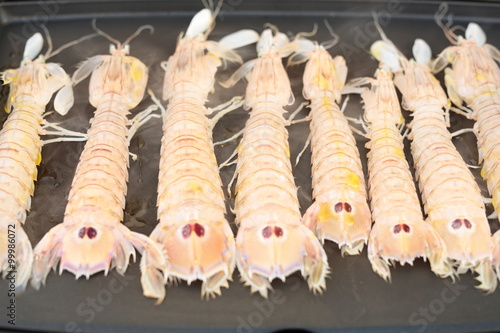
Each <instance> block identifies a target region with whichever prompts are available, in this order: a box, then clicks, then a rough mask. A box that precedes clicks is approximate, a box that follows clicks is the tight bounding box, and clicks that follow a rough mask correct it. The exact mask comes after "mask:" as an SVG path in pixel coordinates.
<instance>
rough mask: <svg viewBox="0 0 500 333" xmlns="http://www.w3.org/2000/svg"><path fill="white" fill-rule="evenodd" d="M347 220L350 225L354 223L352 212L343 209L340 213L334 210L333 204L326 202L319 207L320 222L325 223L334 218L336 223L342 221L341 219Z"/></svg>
mask: <svg viewBox="0 0 500 333" xmlns="http://www.w3.org/2000/svg"><path fill="white" fill-rule="evenodd" d="M339 219H341V221H344V222H347V224H349V225H353V224H354V222H355V221H354V216H353V214H351V213H347V212H346V211H345V210H343V211H342V213H341V214H338V213H336V212H334V211H333V210H332V204H331V203H324V204H322V205H321V208H320V209H319V212H318V222H319V223H320V224H324V223H329V222H331V221H332V220H333V221H334V222H336V223H338V222H341V221H339Z"/></svg>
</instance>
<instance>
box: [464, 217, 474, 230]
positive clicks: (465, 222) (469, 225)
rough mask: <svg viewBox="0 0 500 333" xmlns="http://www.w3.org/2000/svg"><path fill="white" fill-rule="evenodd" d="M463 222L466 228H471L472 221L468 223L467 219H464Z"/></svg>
mask: <svg viewBox="0 0 500 333" xmlns="http://www.w3.org/2000/svg"><path fill="white" fill-rule="evenodd" d="M464 224H465V227H466V228H467V229H470V228H472V223H470V221H469V220H467V219H464Z"/></svg>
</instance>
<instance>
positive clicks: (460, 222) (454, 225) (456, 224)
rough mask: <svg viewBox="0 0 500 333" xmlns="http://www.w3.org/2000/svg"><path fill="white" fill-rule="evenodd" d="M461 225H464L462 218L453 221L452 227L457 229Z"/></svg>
mask: <svg viewBox="0 0 500 333" xmlns="http://www.w3.org/2000/svg"><path fill="white" fill-rule="evenodd" d="M469 223H470V222H469ZM461 226H462V220H461V219H456V220H454V221H453V222H451V227H452V228H453V229H455V230H457V229H460V227H461Z"/></svg>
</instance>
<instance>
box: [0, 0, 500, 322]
mask: <svg viewBox="0 0 500 333" xmlns="http://www.w3.org/2000/svg"><path fill="white" fill-rule="evenodd" d="M55 3H56V1H53V2H47V3H46V5H40V4H39V3H38V2H33V3H24V4H23V3H21V4H4V5H0V13H1V19H2V21H1V22H2V26H1V31H0V45H2V49H1V50H0V68H2V69H7V68H12V67H17V66H18V65H19V62H20V53H22V50H23V47H24V41H25V40H26V38H27V37H29V36H30V35H31V34H32V33H33V31H34V30H33V29H36V30H37V28H36V27H37V25H38V24H39V22H45V20H46V18H49V19H50V20H49V22H48V23H47V27H48V28H49V30H50V32H51V35H52V38H53V40H54V44H55V46H56V47H58V46H59V45H61V44H63V43H65V42H67V41H70V40H72V39H75V38H78V37H80V36H82V35H84V34H86V33H89V32H91V28H90V21H91V19H92V18H93V17H97V18H98V22H97V23H98V26H99V27H100V28H101V29H103V30H104V31H106V32H107V33H109V34H110V35H111V36H113V37H115V38H117V39H119V40H124V39H125V38H126V37H127V36H128V35H129V34H131V33H132V32H134V31H135V29H136V28H137V27H138V26H140V25H143V24H151V25H153V26H154V27H155V32H154V34H152V35H150V34H148V33H143V34H142V35H140V36H139V37H137V38H136V39H135V40H134V41H133V42H132V43H131V45H130V47H131V54H132V55H134V56H136V57H138V58H139V59H141V60H142V61H143V62H144V63H145V64H146V65H147V66H148V67H149V68H150V79H149V87H150V88H152V89H153V91H155V93H156V94H157V96H160V95H161V85H162V81H163V75H164V71H163V70H162V69H161V68H160V62H161V61H164V60H166V59H167V58H168V56H169V55H171V54H172V53H173V51H174V49H175V42H176V39H177V36H178V34H179V33H180V32H181V31H183V30H185V29H186V28H187V25H188V24H189V21H190V19H191V17H192V15H193V14H194V12H195V11H197V10H199V9H200V8H201V4H200V3H198V2H197V1H169V2H161V1H141V2H134V1H121V2H120V3H117V2H115V1H107V2H106V1H104V2H99V3H98V2H93V1H92V2H82V3H80V2H69V3H67V4H64V5H63V4H57V5H54V4H55ZM49 4H50V5H52V7H50V6H49ZM295 5H297V6H295ZM437 8H438V4H437V3H432V2H418V3H413V2H398V1H396V2H394V1H393V2H391V3H386V2H366V1H351V2H348V1H315V2H306V1H303V2H294V1H267V2H261V1H255V2H253V1H240V0H233V1H226V5H225V8H224V9H225V11H224V12H223V13H222V15H221V17H220V18H219V20H218V22H217V26H216V28H215V30H214V31H213V33H212V34H211V36H210V37H211V39H214V40H218V39H220V38H221V37H222V36H224V35H225V34H227V33H230V32H233V31H235V30H237V29H240V28H253V29H256V30H257V31H261V30H262V27H263V24H264V23H266V22H271V23H273V24H275V25H276V26H277V27H278V28H279V29H280V30H281V31H284V32H287V33H297V32H300V31H310V30H312V27H313V24H314V23H318V24H319V25H320V26H319V27H320V29H319V32H318V34H317V36H316V37H315V38H317V39H318V40H320V41H322V40H326V39H329V38H330V37H329V35H328V34H327V30H326V29H325V28H324V26H323V25H322V21H323V19H324V18H328V19H329V21H330V23H331V24H332V25H333V28H334V30H335V31H336V33H338V34H339V35H340V38H341V42H340V43H339V44H338V45H337V46H335V47H334V48H333V49H331V52H332V53H333V54H342V55H344V57H346V60H347V64H348V66H349V74H348V79H351V78H355V77H360V76H372V75H373V72H374V70H375V69H376V66H377V63H376V61H374V60H373V59H371V58H370V57H369V55H368V54H367V50H368V48H369V46H370V44H371V43H372V42H373V41H375V40H376V39H378V35H377V34H376V33H375V31H374V27H373V24H372V23H370V22H371V21H372V18H371V12H372V11H373V10H374V11H376V12H378V13H379V15H381V17H383V18H384V20H383V23H385V24H384V28H385V31H386V33H387V34H388V36H389V37H390V38H391V39H392V40H393V41H394V43H395V44H396V45H397V46H398V47H399V48H400V49H401V50H402V51H403V53H405V54H406V55H407V56H409V55H410V51H411V45H412V44H413V40H414V39H415V38H417V37H420V38H424V39H425V40H427V41H428V42H429V44H430V45H431V47H432V49H433V51H434V53H437V52H440V51H441V50H442V49H443V48H444V47H446V46H448V45H449V43H448V41H447V40H446V39H445V37H444V35H443V33H442V32H441V30H440V29H439V28H438V27H437V26H436V24H435V23H434V22H433V13H434V12H435V10H436V9H437ZM116 10H119V13H116V12H115V11H116ZM450 10H451V12H453V13H455V14H456V18H455V20H456V22H457V23H462V24H464V25H465V24H466V23H467V22H468V21H470V20H474V21H476V22H478V23H480V24H481V25H482V27H483V28H484V30H485V31H486V33H487V35H488V38H489V42H490V43H491V44H493V45H496V46H500V35H498V33H497V32H498V31H499V29H500V7H499V6H498V5H496V4H472V3H468V2H460V3H452V4H450ZM108 45H109V42H108V41H106V40H104V39H103V38H96V39H93V40H91V41H87V42H84V43H82V44H80V45H77V46H75V47H73V48H71V49H68V50H65V51H63V52H62V53H61V54H59V55H57V56H56V57H54V58H53V59H51V60H52V61H54V62H59V63H61V64H63V66H64V68H65V69H66V70H67V71H68V73H70V74H71V73H73V71H74V69H75V65H76V64H77V63H79V62H80V61H82V60H84V59H86V58H87V57H90V56H93V55H96V54H106V53H107V52H108ZM241 54H242V56H243V58H244V59H245V60H248V59H252V58H253V57H255V51H254V47H253V46H252V47H247V48H244V49H242V51H241ZM236 68H237V66H236V65H234V64H230V65H229V66H228V67H227V68H226V69H221V70H220V71H219V73H218V80H222V79H224V78H227V77H228V75H230V74H231V73H232V72H233V71H234V70H235V69H236ZM302 71H303V66H297V67H294V68H291V69H290V70H289V75H290V79H291V82H292V85H293V87H294V92H295V96H296V99H297V101H296V102H297V104H298V103H299V102H301V101H303V98H302V95H301V89H302V78H301V75H302ZM440 77H442V75H441V76H440ZM244 88H245V84H244V83H239V84H238V85H237V86H236V87H235V88H234V89H230V90H226V89H224V88H222V87H221V86H220V85H217V86H216V87H215V93H214V94H212V95H211V96H210V101H209V105H211V106H215V105H217V104H219V103H221V102H223V101H226V100H228V99H230V98H231V97H232V96H235V95H241V94H243V93H244ZM6 92H7V89H5V88H4V90H3V92H2V93H3V101H5V98H6V96H5V94H6ZM75 99H76V102H75V106H74V107H73V109H72V110H71V111H70V113H69V115H68V117H65V118H62V117H58V116H51V117H50V118H49V120H51V121H54V122H59V121H61V122H62V126H65V127H67V128H70V129H73V130H77V131H86V129H87V128H88V121H89V119H90V118H91V117H92V113H93V111H94V109H93V108H92V107H91V106H90V105H89V104H88V80H86V81H84V82H82V83H81V84H79V85H78V86H77V87H76V88H75ZM150 103H151V102H150V100H149V98H147V99H145V100H144V101H143V103H141V105H140V106H139V107H138V108H137V109H136V110H134V111H133V114H135V113H136V112H137V110H141V109H143V108H145V107H146V106H148V105H149V104H150ZM3 104H4V103H2V105H3ZM288 109H289V110H294V109H295V108H294V106H291V107H289V108H288ZM306 112H307V111H303V112H302V113H301V115H302V116H303V115H305V114H306ZM361 112H362V109H361V106H360V104H359V98H357V97H352V98H351V100H350V102H349V105H348V107H347V111H346V113H347V114H348V115H349V116H353V117H358V116H359V115H360V114H361ZM6 116H7V115H6V114H5V113H1V114H0V124H1V123H3V121H4V120H5V119H6ZM299 116H300V115H299ZM246 118H247V113H246V112H245V111H244V110H242V109H240V110H237V111H235V112H232V113H231V114H229V115H227V116H226V117H224V118H223V119H222V120H221V121H220V123H219V124H218V125H217V126H216V128H215V131H214V140H215V141H218V140H222V139H224V138H228V137H230V136H231V135H232V134H233V133H236V132H237V131H239V130H240V129H241V128H242V127H243V125H244V123H245V120H246ZM466 126H469V127H470V126H471V122H470V121H467V120H465V119H464V118H462V117H459V116H456V115H453V116H452V128H451V130H452V131H453V130H456V129H458V128H462V127H466ZM307 135H308V124H306V123H302V124H296V125H294V126H292V127H291V128H290V149H291V156H292V159H293V160H294V159H295V157H296V155H297V153H298V152H299V151H300V150H301V148H302V146H303V143H304V141H305V140H306V138H307ZM160 138H161V123H160V121H159V120H153V121H150V122H148V123H147V124H146V125H145V126H144V127H142V128H141V129H140V130H139V132H138V133H137V135H136V137H135V138H134V139H133V140H132V143H131V148H130V149H131V152H133V153H136V154H138V156H139V159H138V161H136V162H131V163H130V181H129V188H128V196H127V207H126V212H125V223H126V224H127V225H132V229H133V230H134V231H138V232H141V233H144V234H149V233H150V232H151V231H152V230H153V228H154V226H155V225H156V223H157V221H156V208H155V204H156V186H157V176H158V163H159V150H160ZM357 139H358V147H359V149H360V153H361V155H362V158H363V163H364V165H365V172H366V158H365V156H366V152H367V151H366V149H365V148H364V143H365V141H364V139H361V138H360V137H357ZM455 144H456V145H457V147H458V149H459V150H460V152H461V153H462V155H463V157H464V159H465V160H466V161H467V162H472V161H476V162H477V149H476V146H475V137H474V136H473V135H472V134H466V135H463V136H461V137H458V138H456V139H455ZM83 145H84V144H83V143H59V144H52V145H49V146H46V147H44V149H43V158H44V160H43V162H42V165H41V167H40V169H39V180H38V182H37V184H36V191H35V196H34V198H33V204H32V210H31V212H30V213H29V215H28V219H27V221H26V225H25V229H26V231H27V233H28V236H29V237H30V240H31V241H32V243H33V244H36V243H37V242H38V241H39V240H40V239H41V237H42V236H43V235H44V234H45V233H46V232H47V231H48V230H49V229H50V228H51V227H53V226H54V225H56V224H57V223H60V222H61V221H62V217H63V214H64V209H65V204H66V199H67V195H68V192H69V188H70V185H71V181H72V177H73V175H74V170H75V167H76V165H77V163H78V158H79V155H80V153H81V151H82V149H83ZM235 145H236V143H231V144H227V145H225V146H223V147H217V149H216V155H217V158H218V160H219V162H221V161H223V160H225V159H226V158H227V157H228V156H229V155H230V154H231V152H232V150H233V149H234V148H235ZM406 153H407V155H409V154H408V153H409V149H407V150H406ZM309 159H310V152H309V150H307V151H306V153H305V154H304V155H303V158H302V160H301V162H300V163H299V165H298V166H297V167H296V168H295V169H294V175H295V177H296V183H297V186H298V187H299V189H298V193H299V198H300V203H301V207H302V212H304V211H305V209H306V208H307V207H308V206H309V205H310V203H311V180H310V167H309ZM233 171H234V166H232V167H228V168H225V169H223V170H222V171H221V177H222V179H223V182H224V184H227V183H228V182H229V180H230V178H231V176H232V173H233ZM474 172H475V174H476V176H477V178H478V181H479V183H480V185H481V187H482V188H483V190H485V184H484V182H483V181H482V180H480V179H479V176H478V171H477V170H476V171H474ZM485 195H486V192H485ZM227 202H228V203H229V204H231V205H233V201H232V199H231V200H227ZM488 212H490V211H488ZM228 218H229V220H230V221H231V222H232V221H233V219H234V216H232V215H231V214H229V215H228ZM233 227H234V225H233ZM491 227H492V231H495V230H497V229H498V221H497V220H492V221H491ZM325 248H326V250H327V253H328V256H329V263H330V266H331V269H332V272H331V274H330V278H329V279H328V280H327V290H326V292H325V293H324V294H323V295H321V296H314V295H313V294H312V293H310V292H309V290H308V287H307V284H306V282H305V281H304V280H302V278H301V277H300V276H299V275H294V276H292V277H290V278H289V279H287V281H286V282H284V283H283V282H281V281H276V282H275V283H273V287H274V289H275V293H273V294H271V296H270V299H269V300H267V301H265V300H263V299H262V298H261V297H260V296H258V295H250V291H249V288H246V287H244V286H243V285H242V284H241V283H240V282H239V277H238V274H237V273H236V274H235V275H234V280H235V281H234V282H232V283H231V284H230V288H229V289H227V290H223V295H222V297H218V298H217V299H215V300H211V301H208V302H206V301H202V300H200V283H194V284H193V285H191V286H187V285H186V284H185V283H180V285H178V286H172V287H169V288H168V290H167V297H166V299H165V301H164V302H163V303H162V304H161V305H160V306H155V305H154V301H153V300H150V299H146V298H145V297H143V296H142V290H141V286H140V272H139V267H138V264H137V263H135V264H131V265H130V267H129V269H128V270H127V272H126V275H125V277H120V276H119V275H118V274H117V273H116V272H115V271H112V272H110V274H109V275H108V276H107V277H105V276H104V275H103V274H96V275H95V276H92V277H91V278H90V280H89V281H85V280H84V279H81V280H80V281H75V279H74V276H73V275H71V274H68V273H63V274H62V275H61V276H58V275H57V274H55V273H51V274H50V275H49V277H48V279H47V285H46V286H45V287H43V288H42V289H41V290H40V291H38V292H36V291H35V290H33V289H32V288H28V290H27V291H26V292H25V293H24V294H23V295H20V296H18V297H17V298H16V305H17V307H16V314H17V318H16V326H15V328H16V329H25V330H36V331H41V330H43V331H66V332H79V331H83V332H104V331H108V332H111V331H123V332H153V331H159V330H160V329H161V330H162V331H165V330H166V328H168V329H170V331H175V332H177V331H181V330H182V331H199V330H201V329H203V331H204V332H212V331H213V332H271V331H275V330H278V329H284V328H302V329H306V330H311V331H332V329H338V330H339V331H369V332H374V331H380V332H388V331H392V332H401V331H416V330H419V331H420V332H422V331H424V330H426V331H494V330H500V312H499V309H500V292H499V291H497V292H495V293H494V294H492V295H489V296H484V295H482V294H481V293H479V292H477V291H476V290H475V289H474V287H473V286H474V285H476V281H474V280H473V278H472V276H471V275H470V274H466V275H463V276H461V280H460V281H457V283H456V284H455V285H453V284H452V283H451V282H450V281H449V280H441V279H439V278H438V277H436V276H435V275H434V274H433V273H432V272H431V271H430V269H429V267H428V264H427V263H424V262H422V261H417V262H416V263H415V265H414V267H409V266H405V267H401V266H397V267H396V268H394V269H392V284H387V283H385V282H384V281H383V280H382V279H381V278H379V277H378V276H377V275H376V274H375V273H373V272H372V270H371V267H370V263H369V261H368V259H367V257H366V250H365V251H364V252H363V253H362V254H361V255H360V256H354V257H345V258H342V257H341V256H340V252H339V250H338V249H337V247H336V245H334V244H333V243H329V242H327V244H326V245H325ZM7 301H8V298H7V283H6V282H5V281H3V280H0V309H4V310H2V311H4V312H6V310H5V306H6V305H7ZM0 315H1V316H2V318H3V319H2V320H0V328H5V329H9V328H14V327H11V326H10V325H8V324H7V319H6V317H5V314H4V313H2V312H0Z"/></svg>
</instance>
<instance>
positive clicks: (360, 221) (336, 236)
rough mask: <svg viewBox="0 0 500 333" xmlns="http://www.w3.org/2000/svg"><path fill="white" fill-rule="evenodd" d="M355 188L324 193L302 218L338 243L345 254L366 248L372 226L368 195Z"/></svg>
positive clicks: (318, 235) (356, 252)
mask: <svg viewBox="0 0 500 333" xmlns="http://www.w3.org/2000/svg"><path fill="white" fill-rule="evenodd" d="M357 196H359V193H357V192H354V191H348V190H344V191H331V192H327V193H324V194H322V195H320V196H318V198H316V201H315V202H314V203H313V204H312V205H311V206H310V207H309V208H308V209H307V211H306V213H305V214H304V217H303V220H302V222H303V223H304V224H305V225H306V226H307V227H308V228H309V229H311V230H312V231H313V232H314V233H315V234H316V236H317V237H318V238H319V239H320V240H321V241H322V242H324V241H325V239H327V240H330V241H333V242H335V243H337V244H338V246H339V248H340V249H341V250H342V254H344V253H347V254H349V255H356V254H359V253H361V251H363V247H364V245H365V244H366V242H367V241H368V234H369V233H370V229H371V224H372V220H371V212H370V208H369V207H368V203H367V202H366V197H360V198H356V197H357Z"/></svg>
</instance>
